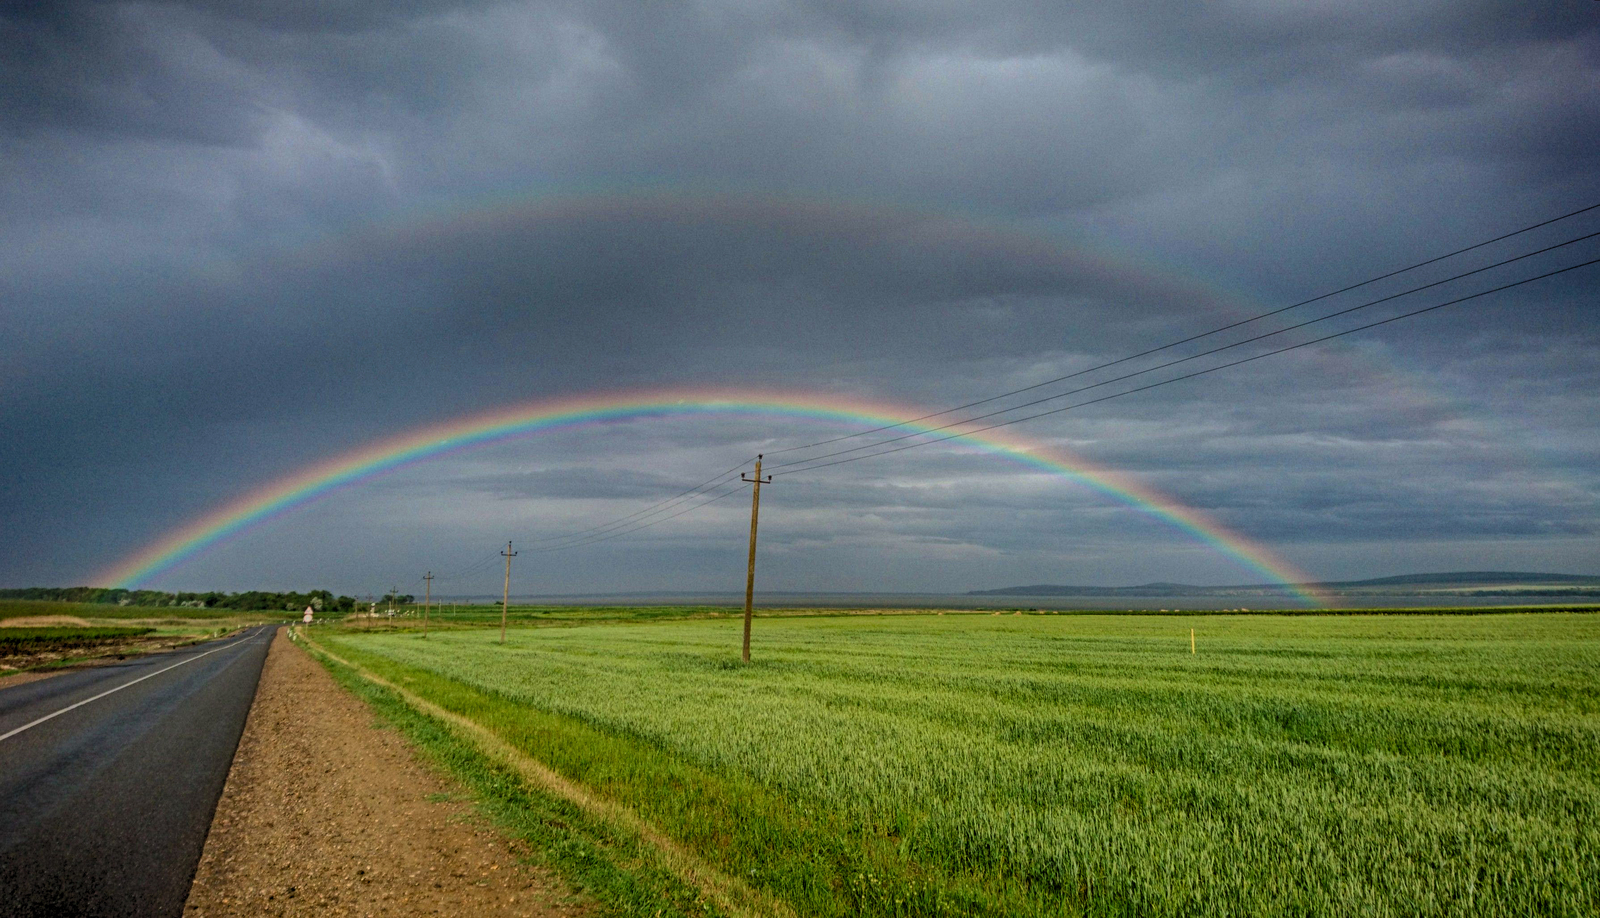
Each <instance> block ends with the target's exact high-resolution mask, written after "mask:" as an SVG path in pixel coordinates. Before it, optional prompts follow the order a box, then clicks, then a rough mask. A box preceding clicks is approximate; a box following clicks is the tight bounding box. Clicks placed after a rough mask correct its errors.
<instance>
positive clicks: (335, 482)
mask: <svg viewBox="0 0 1600 918" xmlns="http://www.w3.org/2000/svg"><path fill="white" fill-rule="evenodd" d="M924 414H926V412H923V411H917V410H914V409H896V408H891V407H887V406H883V405H877V404H871V403H867V402H864V401H860V400H847V399H843V398H840V397H837V396H832V395H815V394H811V393H793V392H787V393H766V394H756V395H751V394H750V393H747V392H746V393H739V394H731V393H723V392H715V391H704V390H694V391H677V390H667V391H656V392H648V393H631V394H622V395H619V394H604V395H588V396H580V397H576V398H565V399H556V400H550V401H539V402H532V403H526V404H520V405H513V406H509V407H503V408H500V409H496V410H494V411H490V412H486V413H482V414H475V415H471V416H469V417H465V418H456V419H453V420H450V421H446V422H443V423H440V424H434V425H430V426H427V427H422V428H418V429H414V430H411V431H408V432H406V433H402V434H400V435H398V436H394V437H390V438H386V439H383V440H380V441H378V442H376V443H373V444H370V445H368V446H365V447H362V448H360V449H357V450H353V451H351V452H347V453H345V454H343V455H340V456H336V457H334V458H332V459H329V460H327V461H324V462H319V463H316V464H314V465H312V466H309V467H307V468H305V469H302V470H300V471H299V472H297V473H295V474H293V475H290V476H288V477H285V478H282V479H280V480H278V481H275V482H273V483H271V484H268V485H266V486H265V487H262V488H259V489H257V490H255V491H252V492H250V493H248V494H246V495H244V496H242V497H239V498H237V499H235V500H233V501H230V502H228V503H226V504H224V505H222V506H220V507H218V508H216V509H215V510H213V511H211V512H209V513H206V514H205V515H203V516H201V517H199V518H197V519H195V520H193V521H191V522H189V523H187V524H185V525H184V526H181V527H179V528H178V529H176V530H174V531H172V532H171V533H169V534H167V535H166V536H163V537H162V538H160V539H158V540H157V541H155V542H153V543H151V544H150V545H148V546H146V547H145V548H142V549H140V550H139V551H137V552H135V553H134V554H132V555H130V556H128V557H126V558H124V559H123V560H121V561H120V562H118V563H117V564H116V565H115V566H113V567H111V568H109V569H108V570H106V571H104V572H103V573H102V574H101V575H99V576H98V577H96V578H95V582H98V583H109V584H112V585H115V586H119V587H128V588H132V587H136V586H139V585H141V584H144V583H146V582H148V581H149V580H150V579H151V578H153V577H156V576H157V575H159V574H162V573H164V572H166V571H169V570H171V569H172V568H174V567H176V566H177V565H179V564H181V563H183V562H184V561H186V560H188V559H190V558H192V557H194V556H196V555H197V554H199V553H200V552H202V551H204V550H205V549H207V548H210V547H213V546H215V545H217V544H219V543H221V542H223V541H225V540H227V539H228V538H230V537H232V536H235V535H238V534H240V533H242V532H244V531H245V530H247V529H250V528H252V527H255V526H258V525H261V524H264V523H266V522H268V521H270V520H272V519H274V518H276V517H278V516H280V515H282V514H284V513H287V512H289V511H292V510H293V509H294V508H296V507H299V506H302V505H304V504H306V503H308V502H311V501H313V500H316V499H317V498H319V497H323V496H326V495H328V494H330V493H332V492H334V491H336V490H338V489H341V488H344V487H349V486H352V485H356V484H359V483H361V482H363V481H366V480H368V479H371V478H373V477H375V476H378V475H382V474H384V473H387V472H392V471H394V470H396V469H400V468H403V467H405V466H409V465H412V464H415V463H419V462H423V461H426V460H429V459H433V458H437V457H439V456H441V455H444V454H446V453H451V452H456V451H460V450H464V449H470V448H472V447H475V446H482V445H486V444H489V443H493V442H497V441H502V440H508V439H514V438H519V437H527V436H532V435H536V434H538V433H540V432H543V431H551V430H558V429H562V430H564V429H572V428H576V427H582V426H585V425H593V424H602V423H607V422H615V421H625V420H633V419H645V418H660V417H687V416H695V415H753V416H765V417H803V418H808V419H818V420H826V421H836V422H845V423H852V424H861V425H863V426H870V427H878V426H883V425H888V424H900V425H903V429H905V430H907V431H927V430H930V429H932V428H933V427H935V426H937V423H936V422H935V423H925V422H909V423H908V422H906V421H905V419H906V418H912V417H919V416H921V415H924ZM951 442H952V443H960V444H964V445H967V446H970V447H974V448H977V449H979V450H982V451H985V452H988V453H991V454H995V455H998V456H1001V457H1004V458H1006V459H1008V460H1010V461H1013V462H1016V463H1019V464H1021V465H1024V466H1028V467H1031V468H1034V469H1038V470H1041V471H1044V472H1047V473H1049V474H1052V475H1058V476H1062V477H1066V478H1069V479H1071V480H1073V481H1076V482H1079V483H1081V484H1084V485H1087V486H1089V487H1091V488H1093V489H1095V490H1097V491H1099V492H1101V493H1103V494H1106V495H1108V496H1111V497H1113V498H1115V499H1117V500H1119V501H1122V502H1123V503H1126V504H1128V505H1130V506H1132V507H1134V508H1136V509H1138V510H1140V511H1142V512H1144V513H1146V514H1148V515H1150V516H1153V517H1155V518H1157V519H1160V520H1162V521H1164V522H1166V523H1167V524H1169V525H1171V526H1173V527H1175V528H1177V529H1179V530H1181V531H1183V532H1185V533H1187V534H1189V535H1191V536H1193V537H1195V538H1197V539H1199V540H1200V541H1201V542H1203V543H1205V544H1207V545H1208V546H1210V547H1212V548H1213V549H1215V550H1217V551H1219V552H1221V553H1222V554H1224V555H1226V556H1227V557H1229V558H1231V559H1233V560H1234V561H1236V562H1238V563H1239V564H1241V565H1242V566H1244V567H1245V568H1247V569H1249V570H1251V571H1254V572H1256V573H1259V574H1262V575H1265V576H1266V577H1268V578H1269V579H1271V580H1273V581H1276V582H1277V583H1279V584H1281V585H1282V586H1283V587H1284V588H1285V589H1286V590H1287V591H1288V592H1290V593H1292V594H1293V595H1295V596H1297V597H1299V598H1300V599H1301V600H1302V601H1304V602H1306V603H1307V604H1310V605H1314V606H1318V605H1325V604H1326V600H1325V597H1323V596H1321V595H1320V594H1319V593H1318V592H1316V590H1315V589H1314V588H1312V587H1310V586H1308V585H1307V580H1308V578H1307V577H1306V576H1305V575H1304V574H1302V573H1301V572H1299V571H1297V570H1295V569H1294V568H1293V567H1292V566H1291V565H1290V564H1289V563H1288V562H1287V561H1284V560H1283V559H1281V558H1279V557H1277V556H1275V555H1274V554H1273V553H1272V552H1271V551H1270V550H1268V549H1267V548H1266V547H1264V546H1261V545H1258V544H1255V543H1254V542H1252V541H1250V540H1249V539H1247V538H1245V537H1244V536H1242V535H1240V534H1238V533H1235V532H1232V531H1230V530H1228V529H1227V528H1225V527H1224V526H1222V525H1221V524H1220V523H1218V522H1216V521H1215V520H1212V519H1209V518H1208V517H1206V516H1205V515H1203V514H1201V513H1200V512H1199V511H1196V510H1193V509H1191V508H1188V507H1184V506H1183V505H1181V504H1179V503H1178V502H1177V501H1175V500H1173V499H1172V498H1170V497H1168V496H1166V495H1163V494H1160V493H1159V492H1157V491H1155V490H1153V489H1150V488H1148V487H1145V486H1144V485H1141V484H1139V483H1137V482H1135V481H1132V480H1130V479H1128V478H1125V477H1123V476H1120V475H1118V474H1116V473H1114V472H1111V471H1108V470H1105V469H1100V468H1096V467H1094V466H1092V465H1091V464H1090V463H1088V462H1087V461H1085V460H1083V459H1082V458H1080V457H1077V456H1072V455H1069V454H1068V453H1066V452H1065V451H1063V450H1060V449H1058V448H1053V447H1044V446H1042V445H1039V444H1034V443H1029V442H1027V441H1025V440H1022V439H1020V438H1017V437H1015V435H1014V434H1011V433H995V432H992V431H990V432H984V433H981V434H973V435H968V436H963V437H960V438H958V439H956V440H953V441H951Z"/></svg>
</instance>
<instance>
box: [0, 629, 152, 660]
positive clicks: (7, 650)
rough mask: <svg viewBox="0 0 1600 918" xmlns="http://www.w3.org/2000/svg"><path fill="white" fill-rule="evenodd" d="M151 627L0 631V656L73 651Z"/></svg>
mask: <svg viewBox="0 0 1600 918" xmlns="http://www.w3.org/2000/svg"><path fill="white" fill-rule="evenodd" d="M154 630H155V629H154V628H74V627H67V628H0V654H19V653H37V652H39V651H44V650H76V649H79V648H83V647H99V646H101V645H102V644H110V643H115V642H117V641H122V640H127V639H128V638H135V637H139V636H141V635H146V634H149V633H151V632H152V631H154Z"/></svg>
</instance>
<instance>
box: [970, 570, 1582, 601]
mask: <svg viewBox="0 0 1600 918" xmlns="http://www.w3.org/2000/svg"><path fill="white" fill-rule="evenodd" d="M1297 586H1302V587H1308V588H1311V589H1316V590H1324V591H1329V592H1335V593H1387V594H1401V595H1403V594H1406V593H1438V592H1463V593H1476V594H1489V595H1512V596H1514V595H1541V596H1549V595H1584V596H1586V595H1593V594H1596V593H1600V576H1591V575H1587V574H1544V573H1536V572H1531V571H1451V572H1447V573H1441V574H1401V575H1399V576H1396V577H1375V578H1373V579H1370V580H1322V581H1315V582H1311V583H1303V584H1297ZM1286 589H1287V587H1285V586H1284V585H1283V584H1280V583H1248V584H1232V585H1228V586H1200V585H1197V584H1192V583H1166V582H1158V583H1141V584H1139V585H1137V586H1125V587H1108V586H1080V585H1067V584H1055V583H1036V584H1030V585H1028V586H1012V587H1001V588H1000V589H996V590H973V591H971V592H969V593H968V594H967V595H968V596H1219V595H1230V594H1241V593H1243V594H1260V593H1282V592H1284V591H1285V590H1286Z"/></svg>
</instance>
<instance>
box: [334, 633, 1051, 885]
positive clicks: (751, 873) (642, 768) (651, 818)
mask: <svg viewBox="0 0 1600 918" xmlns="http://www.w3.org/2000/svg"><path fill="white" fill-rule="evenodd" d="M333 646H335V647H336V648H337V649H338V652H339V653H340V654H344V655H347V656H348V657H349V658H350V659H351V660H353V661H354V662H357V663H358V664H359V665H360V666H362V667H363V668H366V669H368V670H370V671H372V672H374V673H376V674H377V675H379V676H381V677H382V678H384V679H387V680H389V681H392V682H394V683H395V684H397V685H401V686H404V687H405V688H406V689H407V690H408V691H411V692H413V693H416V694H418V695H420V696H421V697H423V698H425V699H426V700H427V701H429V702H432V703H433V704H437V705H439V706H440V707H442V708H444V709H445V710H447V711H449V712H451V713H453V714H457V715H460V716H462V717H465V718H467V719H469V720H471V721H472V722H474V723H477V724H480V725H482V726H483V727H485V728H486V729H488V730H489V731H491V732H492V733H493V734H495V735H496V736H498V737H500V738H502V739H504V740H505V741H506V742H508V743H510V744H511V745H512V746H514V747H515V748H517V749H519V750H523V751H525V752H527V753H529V754H531V755H534V756H536V757H537V758H538V759H539V760H540V761H542V762H544V763H545V764H547V765H549V766H550V767H551V768H553V769H554V770H556V771H557V772H559V773H560V774H561V775H563V776H565V777H567V778H569V779H571V780H573V781H575V782H577V783H578V784H580V785H582V786H583V787H585V788H588V789H590V790H592V791H593V792H594V793H596V794H598V795H600V796H601V797H604V798H606V799H608V800H612V801H616V802H617V803H620V804H621V805H623V806H625V807H627V808H629V809H630V810H632V811H634V812H636V813H638V815H639V816H640V817H641V818H643V819H645V820H647V821H648V822H649V823H651V824H652V825H654V826H657V827H659V828H660V830H661V831H662V832H664V833H665V834H666V835H668V836H669V837H671V838H672V839H673V840H674V841H676V842H679V843H681V844H683V845H684V846H686V847H687V848H689V849H691V850H693V851H696V852H700V853H702V854H704V855H706V856H707V857H709V858H710V859H711V860H712V861H713V862H714V863H715V864H716V865H717V866H718V867H720V868H722V869H723V870H724V871H726V872H727V873H729V874H731V875H733V876H737V877H739V878H740V879H741V880H744V881H746V882H748V883H750V884H751V885H753V886H756V887H758V888H761V889H765V890H768V891H769V892H771V893H772V894H774V895H776V896H778V897H779V898H780V899H782V900H783V901H786V902H788V903H790V904H791V905H792V906H793V907H794V909H795V910H796V911H797V912H798V913H800V914H803V915H838V916H846V915H950V916H956V915H1017V914H1027V913H1031V912H1035V909H1034V908H1033V907H1032V906H1031V904H1030V903H1029V901H1028V897H1027V894H1026V890H1025V889H1024V888H1023V887H1022V886H1021V885H1020V884H1017V883H1014V882H1010V881H1008V880H1007V879H1006V878H1004V877H1002V876H994V875H990V876H981V875H973V874H963V873H960V872H955V871H948V870H943V869H939V868H937V867H932V866H929V865H924V864H918V863H916V862H914V861H912V860H911V859H909V858H907V857H906V856H905V853H904V850H903V839H902V838H901V836H900V833H898V832H896V831H895V830H894V828H893V827H892V826H891V827H884V826H867V825H863V824H861V823H860V822H858V821H855V820H852V819H850V818H849V815H848V814H846V813H844V812H842V811H838V810H830V809H825V808H820V807H813V806H806V805H803V804H798V805H797V804H796V803H795V802H792V801H791V800H789V799H788V798H786V797H785V796H783V795H782V794H779V793H775V792H774V791H773V790H772V789H770V788H767V787H765V786H763V785H762V784H760V783H759V782H757V781H754V780H751V779H750V778H748V777H743V776H739V775H736V774H726V773H721V772H718V771H716V770H713V769H708V768H704V767H701V766H698V765H696V764H693V763H691V762H688V761H685V760H684V759H682V758H681V757H678V756H675V755H673V754H671V753H670V752H669V751H667V750H664V749H661V748H658V747H656V746H654V745H653V744H650V743H646V742H640V741H639V739H638V738H637V737H630V736H627V735H617V734H615V733H611V732H607V731H604V730H601V729H597V728H596V727H594V726H591V725H589V724H586V723H584V722H582V721H581V720H579V719H577V718H573V717H568V716H563V715H560V714H555V713H551V712H548V711H542V710H539V709H537V708H532V707H529V706H527V705H523V704H518V703H516V702H514V701H512V700H510V699H507V698H506V697H504V696H502V695H499V694H496V693H492V692H484V691H481V690H478V689H476V688H473V687H471V686H469V685H465V684H463V683H461V682H458V681H456V680H453V679H449V678H446V677H443V676H440V675H437V674H435V673H431V672H428V671H426V670H423V669H419V668H416V667H409V666H405V665H402V664H399V663H397V662H395V661H393V660H391V659H388V658H385V657H382V656H377V655H373V654H369V653H365V652H363V651H362V649H361V648H360V646H359V645H358V644H356V643H355V642H348V641H336V642H335V643H334V645H333Z"/></svg>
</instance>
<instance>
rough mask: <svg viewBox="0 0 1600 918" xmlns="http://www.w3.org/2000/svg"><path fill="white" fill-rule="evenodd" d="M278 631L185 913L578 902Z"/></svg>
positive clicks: (565, 906)
mask: <svg viewBox="0 0 1600 918" xmlns="http://www.w3.org/2000/svg"><path fill="white" fill-rule="evenodd" d="M461 796H462V795H461V793H460V790H459V788H456V787H454V786H453V785H451V784H450V783H449V782H448V781H447V779H445V778H443V777H441V776H440V775H439V774H438V773H436V772H434V771H433V770H431V769H429V768H428V767H426V766H424V765H423V764H422V763H421V762H419V761H418V759H417V757H416V755H415V753H414V752H413V751H412V749H411V747H410V746H409V745H408V744H407V743H406V742H405V741H404V740H403V739H402V738H401V737H400V736H398V735H397V734H396V733H395V732H394V731H392V730H389V729H386V728H384V727H383V726H382V725H381V724H378V723H376V722H375V719H374V716H373V714H372V712H371V711H370V710H369V709H368V708H367V707H366V706H365V705H364V704H363V703H362V702H361V701H360V700H359V699H357V698H355V697H353V696H351V695H350V694H348V693H346V692H345V691H344V690H343V689H342V688H340V687H339V685H338V684H337V683H336V682H335V681H334V680H333V677H332V676H330V675H329V674H328V673H327V671H326V670H324V669H323V668H322V666H321V665H319V664H318V663H317V662H316V661H314V660H312V659H311V658H310V656H308V655H307V654H306V652H305V651H304V650H301V649H300V648H299V647H296V646H295V645H294V644H293V643H292V642H290V641H289V640H288V638H287V636H286V635H285V633H284V632H283V631H282V630H280V631H279V633H278V635H277V637H276V638H275V639H274V641H273V644H272V648H271V651H270V652H269V654H268V656H267V661H266V665H265V667H264V668H263V670H262V673H261V682H260V685H259V686H258V687H257V689H256V698H255V704H254V706H253V707H252V708H251V710H250V717H249V720H248V721H247V722H246V724H245V728H244V735H243V737H242V738H241V739H240V742H239V749H238V752H237V753H236V754H235V756H234V760H233V768H232V771H231V772H230V773H229V775H228V783H227V786H226V787H225V788H224V790H223V792H222V798H221V800H220V801H219V802H218V804H217V811H216V815H215V817H214V819H213V821H212V825H211V831H210V835H209V836H208V837H207V839H206V845H205V852H204V854H203V855H202V856H201V858H200V864H199V868H198V870H197V871H196V874H195V879H194V885H193V887H192V888H191V890H190V893H189V901H188V904H187V905H186V906H185V911H184V914H185V915H189V916H200V915H240V916H244V915H252V916H254V915H306V914H317V915H533V916H556V915H563V916H565V915H587V914H590V913H591V912H592V911H593V909H592V907H591V906H589V905H587V904H586V903H585V902H584V901H583V900H582V899H581V898H580V897H578V896H576V895H575V894H574V893H573V892H572V890H571V888H570V887H569V886H568V885H567V884H565V883H564V882H563V881H562V880H561V879H560V878H559V877H557V876H555V875H554V874H552V873H550V872H548V871H545V870H541V869H539V868H535V867H530V866H528V865H526V864H523V863H521V858H522V856H523V855H524V854H525V852H522V851H520V850H519V849H518V847H517V845H516V844H515V843H513V842H509V841H507V840H506V839H505V838H504V837H503V836H501V835H500V834H498V833H497V832H495V831H493V830H492V829H490V828H488V827H487V826H485V825H484V824H483V823H482V822H481V821H479V820H478V819H477V818H476V817H475V816H474V815H473V814H472V812H471V807H470V805H469V804H467V803H465V802H464V801H463V800H462V799H461Z"/></svg>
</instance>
